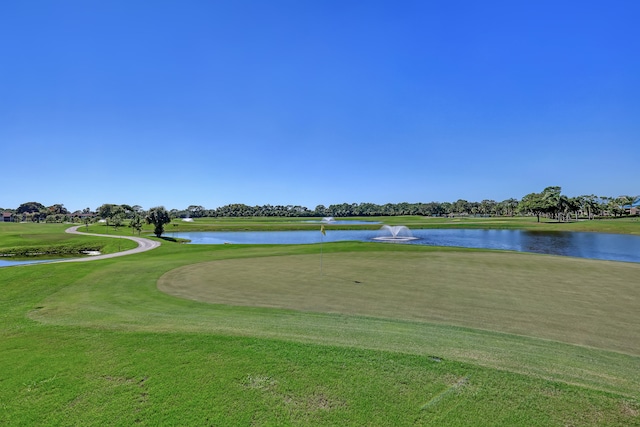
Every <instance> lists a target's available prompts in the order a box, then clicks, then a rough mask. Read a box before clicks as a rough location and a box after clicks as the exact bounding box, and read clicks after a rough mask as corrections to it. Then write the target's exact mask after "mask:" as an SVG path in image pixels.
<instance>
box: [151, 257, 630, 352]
mask: <svg viewBox="0 0 640 427" xmlns="http://www.w3.org/2000/svg"><path fill="white" fill-rule="evenodd" d="M321 263H322V265H321ZM321 268H322V270H321ZM639 277H640V266H639V265H637V264H633V263H614V262H603V261H592V260H585V259H573V258H561V257H551V256H541V255H531V254H520V253H500V252H469V251H428V252H425V251H414V252H408V251H402V252H390V251H379V252H347V253H344V252H342V253H329V254H326V255H319V254H313V255H295V256H278V257H268V258H256V259H252V260H251V261H249V262H248V261H247V260H245V259H232V260H225V261H211V262H207V263H198V264H193V265H188V266H185V267H181V268H176V269H173V270H171V271H169V272H167V273H166V274H164V275H163V276H162V277H161V278H160V280H159V282H158V287H159V289H160V290H162V291H163V292H166V293H169V294H171V295H175V296H179V297H181V298H188V299H193V300H200V301H206V302H210V303H218V304H229V305H235V306H257V307H275V308H283V309H291V310H299V311H305V312H320V313H340V314H345V315H358V316H371V317H382V318H389V319H399V320H411V321H425V322H439V323H444V324H451V325H458V326H465V327H470V328H479V329H485V330H492V331H500V332H508V333H514V334H520V335H528V336H534V337H539V338H545V339H553V340H558V341H564V342H569V343H573V344H579V345H585V346H591V347H597V348H602V349H606V350H615V351H620V352H626V353H629V354H635V355H640V319H639V316H638V311H637V310H638V307H639V304H640V286H638V284H637V280H638V278H639ZM609 284H615V285H613V286H611V285H609Z"/></svg>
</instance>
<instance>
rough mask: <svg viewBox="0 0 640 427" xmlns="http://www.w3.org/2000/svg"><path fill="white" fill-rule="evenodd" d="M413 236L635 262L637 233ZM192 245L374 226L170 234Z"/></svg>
mask: <svg viewBox="0 0 640 427" xmlns="http://www.w3.org/2000/svg"><path fill="white" fill-rule="evenodd" d="M411 233H412V234H413V236H414V237H417V238H418V239H416V240H411V241H407V242H405V243H403V244H411V245H429V246H461V247H466V248H479V249H500V250H512V251H519V252H534V253H540V254H550V255H563V256H573V257H580V258H593V259H602V260H613V261H630V262H640V236H631V235H624V234H603V233H579V232H540V231H525V230H465V229H456V230H438V229H429V230H415V229H412V230H411ZM172 236H173V237H177V238H182V239H189V240H191V243H192V244H223V243H233V244H309V243H319V242H320V241H324V242H337V241H347V240H355V241H374V240H373V239H374V238H375V237H378V236H380V232H379V231H377V230H327V233H326V235H325V236H322V235H321V233H320V231H319V230H318V231H231V232H191V233H172Z"/></svg>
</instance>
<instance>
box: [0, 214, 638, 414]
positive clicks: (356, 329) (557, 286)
mask: <svg viewBox="0 0 640 427" xmlns="http://www.w3.org/2000/svg"><path fill="white" fill-rule="evenodd" d="M212 223H215V221H212ZM185 224H188V223H185ZM194 224H198V222H195V223H194ZM276 224H278V223H276ZM633 225H634V224H633V223H631V224H630V225H625V226H624V227H630V226H633ZM37 226H39V225H33V227H37ZM276 226H281V224H279V225H276ZM305 226H306V225H305ZM98 227H99V226H98V225H95V226H93V228H94V229H93V230H90V231H96V229H97V228H98ZM180 227H182V224H180ZM63 229H64V227H59V230H60V231H62V230H63ZM7 230H8V229H6V228H0V232H1V233H2V234H0V239H2V238H3V237H4V236H5V235H6V234H7V233H10V232H9V231H7ZM25 233H26V232H25ZM34 233H35V232H32V233H26V234H34ZM125 233H126V230H125ZM79 237H81V236H79ZM69 238H70V239H72V240H73V239H75V238H76V237H75V236H71V237H69ZM86 238H87V239H91V238H90V237H86ZM96 239H97V240H100V239H101V238H96ZM18 240H19V239H18ZM114 240H115V239H114ZM0 241H1V240H0ZM319 249H320V247H319V246H318V245H301V246H288V245H279V246H241V245H220V246H206V245H181V244H178V243H171V242H163V244H162V246H161V247H160V248H158V249H155V250H153V251H150V252H147V253H141V254H136V255H131V256H127V257H122V258H114V259H108V260H100V261H94V262H89V263H77V264H51V265H33V266H24V267H9V268H2V269H0V292H2V295H3V298H2V299H0V320H1V321H2V324H3V328H2V330H0V337H1V338H0V364H1V366H3V369H2V370H1V371H0V384H2V387H0V424H3V425H104V424H107V425H131V424H141V425H359V426H360V425H376V426H377V425H433V426H448V425H451V426H466V425H505V426H513V425H523V426H535V425H539V426H549V425H558V426H566V425H575V426H577V425H593V426H596V425H597V426H600V425H611V426H618V425H619V426H627V425H640V337H639V335H638V333H639V332H638V331H640V316H637V313H638V310H637V307H638V306H639V305H638V303H640V290H639V288H638V287H637V286H636V285H635V284H637V278H638V277H640V274H639V273H640V265H638V264H633V263H617V262H604V261H595V260H579V259H573V258H561V257H551V256H542V255H533V254H519V253H502V252H492V251H478V250H464V249H455V248H431V247H415V246H403V245H382V244H373V243H353V242H340V243H332V244H324V246H323V255H322V260H323V267H322V268H323V270H322V275H320V264H319V263H320V253H319ZM634 283H635V284H634Z"/></svg>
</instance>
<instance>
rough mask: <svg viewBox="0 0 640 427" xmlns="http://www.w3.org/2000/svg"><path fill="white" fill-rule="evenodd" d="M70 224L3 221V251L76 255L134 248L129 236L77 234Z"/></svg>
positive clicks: (0, 232) (0, 229)
mask: <svg viewBox="0 0 640 427" xmlns="http://www.w3.org/2000/svg"><path fill="white" fill-rule="evenodd" d="M70 226H71V225H70V224H37V223H36V224H33V223H30V224H27V223H24V224H23V223H3V222H0V254H16V255H24V254H25V253H39V254H49V255H51V254H54V255H55V254H64V255H71V254H73V255H75V254H78V253H80V252H82V251H84V250H97V251H100V252H102V253H105V254H107V253H113V252H119V251H124V250H127V249H132V248H135V247H136V243H135V242H132V241H130V240H125V239H113V238H106V237H105V238H96V237H89V236H77V235H71V234H67V233H65V232H64V230H66V229H67V228H69V227H70Z"/></svg>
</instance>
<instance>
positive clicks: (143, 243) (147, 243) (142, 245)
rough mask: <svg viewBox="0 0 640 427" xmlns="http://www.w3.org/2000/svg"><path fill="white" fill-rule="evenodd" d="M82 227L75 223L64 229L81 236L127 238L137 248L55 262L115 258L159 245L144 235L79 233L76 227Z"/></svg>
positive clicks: (148, 249)
mask: <svg viewBox="0 0 640 427" xmlns="http://www.w3.org/2000/svg"><path fill="white" fill-rule="evenodd" d="M80 227H82V226H81V225H76V226H74V227H70V228H67V229H66V230H65V231H66V232H67V233H69V234H80V235H83V236H98V237H113V238H115V239H129V240H133V241H134V242H136V243H137V244H138V247H137V248H134V249H129V250H128V251H122V252H114V253H112V254H104V255H94V256H89V257H86V258H73V259H65V260H61V261H57V262H83V261H94V260H97V259H106V258H115V257H118V256H125V255H131V254H137V253H140V252H146V251H150V250H151V249H155V248H157V247H158V246H160V242H156V241H154V240H150V239H145V238H144V237H134V236H109V235H108V234H95V233H81V232H79V231H78V228H80Z"/></svg>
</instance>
